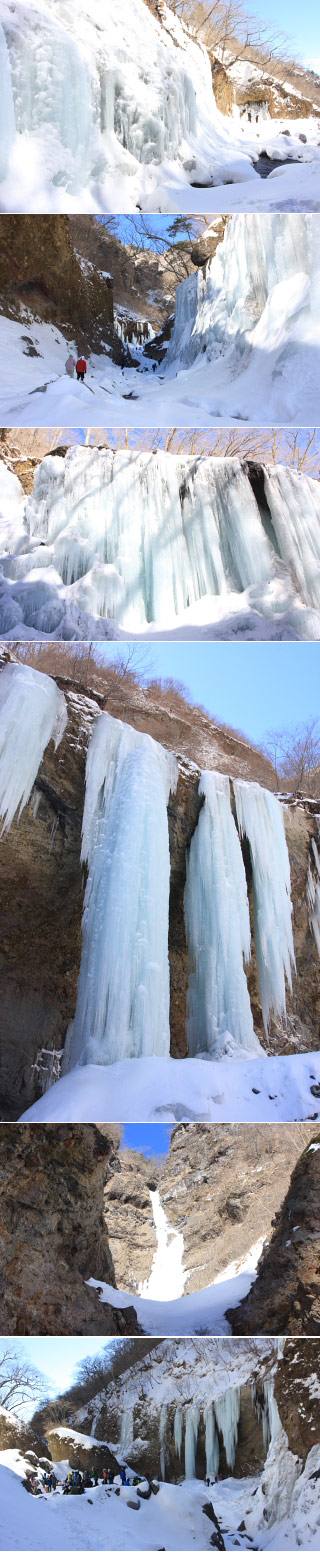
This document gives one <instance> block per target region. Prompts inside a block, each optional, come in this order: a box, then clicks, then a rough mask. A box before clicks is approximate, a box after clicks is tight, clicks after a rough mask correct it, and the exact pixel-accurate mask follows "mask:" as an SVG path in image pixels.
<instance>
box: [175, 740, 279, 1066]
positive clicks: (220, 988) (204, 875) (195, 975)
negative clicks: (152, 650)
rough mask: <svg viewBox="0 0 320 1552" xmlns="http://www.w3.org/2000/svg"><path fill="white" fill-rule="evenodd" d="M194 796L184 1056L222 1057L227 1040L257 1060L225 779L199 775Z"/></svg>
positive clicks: (246, 933) (242, 893) (242, 884)
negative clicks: (198, 801) (199, 797)
mask: <svg viewBox="0 0 320 1552" xmlns="http://www.w3.org/2000/svg"><path fill="white" fill-rule="evenodd" d="M249 790H250V791H251V787H250V789H249ZM199 792H200V793H201V794H203V796H204V804H203V807H202V808H201V810H200V814H199V820H198V824H197V827H196V830H195V832H194V835H193V837H192V841H191V846H190V852H189V857H188V858H187V877H186V887H185V896H184V909H185V923H186V935H187V944H188V954H189V967H190V975H189V990H188V998H187V1031H188V1039H189V1052H190V1056H195V1055H197V1054H198V1053H199V1052H201V1051H207V1052H209V1053H210V1055H211V1056H215V1057H216V1056H219V1055H222V1054H225V1038H224V1037H225V1036H226V1035H228V1034H229V1036H230V1035H231V1036H232V1037H233V1041H234V1042H236V1045H237V1047H238V1048H239V1047H240V1054H243V1055H248V1054H254V1053H256V1054H258V1053H259V1052H260V1054H261V1047H260V1045H259V1041H258V1040H257V1037H256V1035H255V1033H254V1028H253V1018H252V1012H251V1006H250V998H249V993H248V987H247V980H246V975H245V971H244V959H246V960H249V959H250V954H251V938H250V917H249V905H248V896H247V884H246V875H245V868H244V863H243V858H242V852H241V846H240V841H239V836H238V832H237V828H236V825H235V821H234V818H233V814H232V811H231V805H230V783H229V778H228V776H223V775H221V774H220V773H219V772H218V771H203V773H202V776H201V780H200V784H199ZM238 1054H239V1050H238Z"/></svg>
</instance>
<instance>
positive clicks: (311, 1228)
mask: <svg viewBox="0 0 320 1552" xmlns="http://www.w3.org/2000/svg"><path fill="white" fill-rule="evenodd" d="M299 1130H300V1128H299ZM274 1223H275V1229H274V1234H273V1235H272V1239H271V1242H270V1244H269V1245H268V1246H267V1247H266V1248H265V1250H264V1252H263V1255H262V1257H261V1261H260V1263H259V1267H258V1274H257V1279H256V1282H255V1283H254V1284H253V1287H252V1288H251V1291H250V1293H249V1294H248V1296H247V1298H246V1299H243V1300H242V1302H241V1304H240V1305H239V1308H238V1309H237V1310H229V1311H228V1312H227V1315H228V1319H229V1321H230V1325H231V1328H232V1331H233V1332H235V1333H236V1334H237V1335H238V1334H240V1333H241V1332H243V1333H244V1332H245V1333H246V1335H247V1334H248V1333H257V1334H258V1333H259V1332H260V1331H262V1330H263V1331H266V1332H270V1333H271V1332H272V1333H273V1332H279V1333H281V1332H285V1333H288V1334H290V1333H293V1334H294V1335H295V1334H297V1335H298V1334H299V1333H300V1332H304V1333H305V1335H307V1336H313V1335H315V1334H316V1333H317V1332H320V1294H319V1266H320V1133H318V1134H317V1133H315V1134H314V1135H313V1137H312V1140H311V1141H310V1142H309V1143H308V1146H307V1147H306V1148H305V1150H304V1152H303V1153H302V1154H301V1157H300V1158H299V1160H298V1163H297V1164H296V1168H295V1169H294V1171H293V1174H292V1176H291V1180H290V1185H289V1190H288V1192H287V1195H286V1197H285V1200H284V1202H283V1205H282V1207H281V1208H280V1211H279V1212H278V1213H277V1214H276V1218H275V1220H274Z"/></svg>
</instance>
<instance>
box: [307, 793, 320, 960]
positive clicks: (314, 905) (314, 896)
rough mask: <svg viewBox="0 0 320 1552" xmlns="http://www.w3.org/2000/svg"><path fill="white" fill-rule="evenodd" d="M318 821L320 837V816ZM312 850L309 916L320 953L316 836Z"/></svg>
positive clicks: (319, 869)
mask: <svg viewBox="0 0 320 1552" xmlns="http://www.w3.org/2000/svg"><path fill="white" fill-rule="evenodd" d="M317 822H318V831H319V838H320V819H319V818H318V820H317ZM311 850H312V856H311V857H309V862H308V874H307V905H308V917H309V927H310V928H311V930H312V932H313V934H314V937H315V941H316V945H317V949H318V954H320V855H319V851H318V847H317V843H316V841H315V839H314V836H312V840H311Z"/></svg>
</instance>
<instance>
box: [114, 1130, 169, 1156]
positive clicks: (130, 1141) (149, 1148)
mask: <svg viewBox="0 0 320 1552" xmlns="http://www.w3.org/2000/svg"><path fill="white" fill-rule="evenodd" d="M171 1131H172V1127H171V1126H160V1125H159V1126H155V1125H151V1126H124V1128H123V1137H122V1139H121V1148H136V1149H137V1151H138V1153H139V1152H140V1153H145V1155H146V1158H150V1154H155V1153H156V1154H158V1153H167V1152H168V1148H169V1143H170V1137H171Z"/></svg>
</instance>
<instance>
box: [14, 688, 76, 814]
mask: <svg viewBox="0 0 320 1552" xmlns="http://www.w3.org/2000/svg"><path fill="white" fill-rule="evenodd" d="M67 720H68V713H67V706H66V702H65V698H64V695H63V694H62V691H61V690H58V687H57V685H56V684H55V681H54V679H50V678H49V676H48V674H40V673H38V670H37V669H34V668H27V667H26V666H25V664H19V663H8V664H7V666H6V668H4V669H3V671H2V673H1V674H0V815H1V817H2V818H3V825H2V831H3V830H6V829H9V828H10V825H11V824H12V820H13V817H14V814H15V813H16V811H17V809H18V808H19V818H20V814H21V813H22V809H23V808H24V807H25V804H26V803H27V802H28V798H29V797H30V793H31V790H32V787H33V783H34V781H35V778H36V776H37V774H38V770H39V765H40V764H41V760H42V756H43V753H44V750H45V749H46V746H47V744H48V743H49V742H50V739H51V738H53V740H54V744H55V748H57V746H58V744H59V743H60V740H61V738H62V736H63V733H64V730H65V727H66V723H67Z"/></svg>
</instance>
